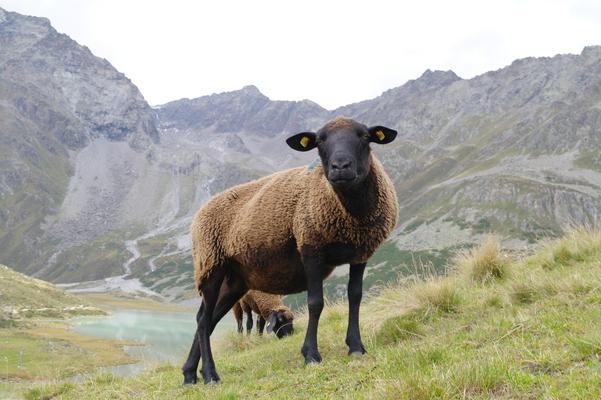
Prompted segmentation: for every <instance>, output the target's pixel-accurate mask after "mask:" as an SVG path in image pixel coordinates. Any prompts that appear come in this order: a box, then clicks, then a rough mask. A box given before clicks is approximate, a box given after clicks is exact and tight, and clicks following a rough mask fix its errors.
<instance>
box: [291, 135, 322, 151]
mask: <svg viewBox="0 0 601 400" xmlns="http://www.w3.org/2000/svg"><path fill="white" fill-rule="evenodd" d="M286 143H288V146H290V147H292V148H293V149H294V150H296V151H309V150H311V149H314V148H315V147H316V146H317V135H316V134H315V133H313V132H302V133H297V134H296V135H294V136H290V137H289V138H288V139H286Z"/></svg>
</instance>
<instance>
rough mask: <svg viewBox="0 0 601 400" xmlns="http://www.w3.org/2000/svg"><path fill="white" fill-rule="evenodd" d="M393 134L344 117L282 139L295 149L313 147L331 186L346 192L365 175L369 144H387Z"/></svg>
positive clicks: (392, 137) (355, 186)
mask: <svg viewBox="0 0 601 400" xmlns="http://www.w3.org/2000/svg"><path fill="white" fill-rule="evenodd" d="M396 134H397V133H396V131H394V130H392V129H389V128H386V127H383V126H374V127H371V128H368V127H366V126H365V125H363V124H360V123H358V122H355V121H353V120H351V119H348V118H337V119H335V120H333V121H330V122H328V123H327V124H326V125H325V126H324V127H323V128H321V129H320V130H319V131H317V133H313V132H303V133H299V134H297V135H294V136H292V137H290V138H288V139H287V141H286V142H287V143H288V145H289V146H290V147H292V148H293V149H295V150H298V151H308V150H311V149H313V148H315V147H317V150H318V153H319V157H320V158H321V163H322V166H323V170H324V174H325V176H326V178H327V179H328V181H329V182H330V184H331V185H332V187H333V188H334V189H336V190H337V191H340V192H346V191H352V190H353V189H354V188H357V187H359V186H360V185H361V183H363V181H364V180H365V178H366V177H367V175H368V174H369V170H370V163H371V158H370V151H371V150H370V147H369V144H370V143H372V142H375V143H381V144H385V143H390V142H392V141H393V140H394V138H395V137H396Z"/></svg>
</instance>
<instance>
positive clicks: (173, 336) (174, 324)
mask: <svg viewBox="0 0 601 400" xmlns="http://www.w3.org/2000/svg"><path fill="white" fill-rule="evenodd" d="M69 323H70V324H71V325H72V330H73V331H75V332H77V333H80V334H83V335H88V336H95V337H101V338H107V339H119V340H128V341H136V342H140V343H142V344H144V345H143V346H125V347H124V350H125V351H126V352H127V353H128V354H129V355H131V356H132V357H133V358H135V359H136V360H139V362H137V363H135V364H129V365H122V366H117V367H107V368H103V369H102V371H106V372H112V373H114V374H117V375H121V376H131V375H135V374H137V373H139V372H141V371H142V370H144V369H147V368H149V367H152V366H154V365H158V364H165V363H169V364H172V365H176V366H181V365H182V364H183V362H184V361H185V359H186V357H187V356H188V351H189V350H190V345H191V344H192V338H193V337H194V333H195V331H196V314H194V313H182V312H162V311H161V312H159V311H139V310H119V311H113V312H112V313H111V314H110V315H108V316H100V317H96V316H94V317H78V318H74V319H71V320H70V321H69ZM235 326H236V323H235V320H234V318H233V315H232V314H231V313H228V314H227V315H226V316H225V317H224V318H223V319H222V320H221V321H220V322H219V324H218V325H217V327H216V328H215V331H214V332H213V335H212V337H219V336H220V335H223V334H225V333H227V332H235V330H236V328H235Z"/></svg>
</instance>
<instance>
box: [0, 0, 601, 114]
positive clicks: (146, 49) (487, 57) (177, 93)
mask: <svg viewBox="0 0 601 400" xmlns="http://www.w3.org/2000/svg"><path fill="white" fill-rule="evenodd" d="M0 6H1V7H2V8H5V9H7V10H9V11H17V12H19V13H22V14H28V15H36V16H44V17H47V18H49V19H50V21H51V22H52V24H53V25H54V27H55V28H56V29H57V30H58V31H60V32H63V33H66V34H68V35H69V36H70V37H71V38H73V39H75V40H76V41H77V42H79V43H80V44H83V45H86V46H88V47H89V48H90V49H91V50H92V52H93V53H94V54H96V55H97V56H100V57H104V58H106V59H107V60H109V61H110V62H111V63H112V64H113V65H114V66H115V67H116V68H117V69H118V70H120V71H121V72H123V73H125V74H126V75H127V76H128V77H129V78H130V79H131V80H132V81H133V82H134V83H135V84H136V85H137V86H138V87H139V88H140V90H141V91H142V93H143V95H144V96H145V97H146V99H147V100H148V102H149V103H150V104H152V105H158V104H162V103H165V102H167V101H171V100H176V99H179V98H182V97H189V98H193V97H198V96H202V95H206V94H211V93H215V92H223V91H229V90H235V89H239V88H241V87H242V86H244V85H248V84H254V85H256V86H257V87H258V88H259V89H260V90H261V91H262V92H263V93H264V94H266V95H267V96H269V97H270V98H271V99H274V100H301V99H310V100H313V101H315V102H317V103H319V104H320V105H322V106H324V107H326V108H329V109H332V108H335V107H337V106H341V105H344V104H348V103H352V102H356V101H360V100H365V99H368V98H372V97H375V96H378V95H379V94H380V93H381V92H383V91H385V90H387V89H390V88H392V87H395V86H399V85H401V84H403V83H405V82H406V81H407V80H409V79H414V78H417V77H419V76H420V75H421V74H422V73H423V72H424V70H426V69H432V70H434V69H440V70H449V69H450V70H453V71H455V73H457V74H458V75H459V76H461V77H462V78H470V77H473V76H475V75H478V74H481V73H484V72H486V71H489V70H494V69H499V68H502V67H504V66H506V65H508V64H510V63H511V62H512V61H513V60H514V59H516V58H522V57H528V56H553V55H555V54H558V53H580V52H581V51H582V48H583V47H584V46H586V45H594V44H601V0H593V1H553V0H547V1H543V0H540V1H539V0H532V1H519V0H504V1H484V0H480V1H463V0H453V1H423V0H422V1H412V2H408V1H377V0H369V1H361V2H360V1H326V0H321V1H308V0H304V1H297V2H291V1H282V0H279V1H249V0H242V1H183V0H182V1H178V0H172V1H160V0H157V1H152V0H144V1H143V0H140V1H135V0H128V1H125V0H85V1H82V0H0Z"/></svg>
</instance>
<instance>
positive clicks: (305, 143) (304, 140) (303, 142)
mask: <svg viewBox="0 0 601 400" xmlns="http://www.w3.org/2000/svg"><path fill="white" fill-rule="evenodd" d="M310 141H311V139H309V138H308V137H307V136H303V138H302V139H301V140H300V145H301V146H303V147H307V146H308V145H309V142H310Z"/></svg>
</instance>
